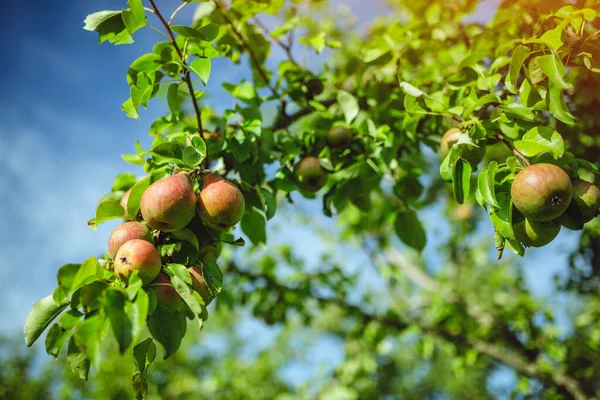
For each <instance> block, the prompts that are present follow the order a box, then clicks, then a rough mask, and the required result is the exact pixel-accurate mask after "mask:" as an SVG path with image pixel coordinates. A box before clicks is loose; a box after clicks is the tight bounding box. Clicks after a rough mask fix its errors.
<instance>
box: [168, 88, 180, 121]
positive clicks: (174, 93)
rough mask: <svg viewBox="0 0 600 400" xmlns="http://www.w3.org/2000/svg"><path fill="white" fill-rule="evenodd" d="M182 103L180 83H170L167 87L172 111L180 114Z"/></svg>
mask: <svg viewBox="0 0 600 400" xmlns="http://www.w3.org/2000/svg"><path fill="white" fill-rule="evenodd" d="M182 103H183V101H182V98H181V96H180V95H179V85H178V84H177V83H173V84H171V85H169V89H167V104H168V105H169V110H171V113H173V114H174V115H179V111H180V110H181V104H182Z"/></svg>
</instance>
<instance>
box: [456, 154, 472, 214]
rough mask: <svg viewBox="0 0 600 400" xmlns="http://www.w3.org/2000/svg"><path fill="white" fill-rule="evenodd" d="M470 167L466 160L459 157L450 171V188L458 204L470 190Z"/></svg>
mask: <svg viewBox="0 0 600 400" xmlns="http://www.w3.org/2000/svg"><path fill="white" fill-rule="evenodd" d="M471 171H472V167H471V164H469V163H468V162H467V161H465V160H464V159H462V158H459V159H458V160H457V161H456V164H454V169H453V172H452V190H453V192H454V198H455V199H456V202H457V203H458V204H462V203H464V201H465V198H466V197H468V196H469V192H470V190H471Z"/></svg>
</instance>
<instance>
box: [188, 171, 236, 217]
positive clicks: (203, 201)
mask: <svg viewBox="0 0 600 400" xmlns="http://www.w3.org/2000/svg"><path fill="white" fill-rule="evenodd" d="M245 208H246V202H245V200H244V195H243V194H242V192H241V191H240V189H238V187H237V186H235V185H234V184H233V183H231V182H229V181H227V180H225V179H223V178H222V177H220V176H219V175H215V174H212V173H208V174H206V175H205V176H204V184H203V186H202V190H201V191H200V195H199V196H198V216H199V217H200V219H201V220H202V222H203V223H204V225H206V226H207V227H209V228H211V229H227V228H230V227H232V226H234V225H235V224H237V223H238V222H240V220H241V219H242V217H243V216H244V211H245Z"/></svg>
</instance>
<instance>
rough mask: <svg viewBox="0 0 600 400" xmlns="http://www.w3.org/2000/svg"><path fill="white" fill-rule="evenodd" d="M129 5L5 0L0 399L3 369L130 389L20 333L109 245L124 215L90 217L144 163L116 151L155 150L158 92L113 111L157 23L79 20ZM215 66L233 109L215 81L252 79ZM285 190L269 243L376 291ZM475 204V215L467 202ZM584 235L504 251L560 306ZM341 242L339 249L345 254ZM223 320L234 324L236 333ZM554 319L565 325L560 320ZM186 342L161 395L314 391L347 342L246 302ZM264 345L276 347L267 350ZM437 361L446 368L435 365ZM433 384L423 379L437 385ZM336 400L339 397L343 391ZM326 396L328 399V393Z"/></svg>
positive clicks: (437, 211)
mask: <svg viewBox="0 0 600 400" xmlns="http://www.w3.org/2000/svg"><path fill="white" fill-rule="evenodd" d="M158 3H159V7H161V8H163V9H165V10H171V9H174V8H175V7H177V6H178V5H179V4H180V2H179V1H176V0H159V1H158ZM497 6H498V0H486V1H483V2H481V3H480V4H479V6H478V7H477V9H476V12H475V13H474V14H472V15H471V16H469V17H468V18H469V19H470V20H472V21H478V22H482V23H484V22H486V21H488V20H489V19H490V18H491V17H492V16H493V14H494V12H495V10H496V7H497ZM124 7H126V4H125V1H118V0H96V1H93V2H91V1H87V2H84V1H78V2H73V1H64V0H58V1H53V2H41V1H40V2H35V3H34V4H32V3H31V2H18V1H10V2H7V3H6V4H4V12H3V16H2V18H3V19H4V28H5V29H4V34H3V35H0V59H1V60H3V62H2V72H3V73H2V74H1V75H0V80H1V83H2V87H3V88H4V93H5V94H4V95H3V96H0V110H1V112H0V170H2V171H3V172H2V174H1V175H0V193H2V196H1V197H0V210H1V212H2V220H3V224H2V227H1V228H0V282H2V283H3V284H2V289H1V290H0V315H1V316H2V317H1V318H0V337H2V340H1V341H0V365H2V367H1V368H0V369H2V370H3V371H4V372H0V377H2V378H3V379H4V381H0V398H3V397H2V396H3V391H2V384H5V385H8V384H9V382H12V381H11V380H10V377H11V376H12V377H13V378H14V379H16V380H19V379H20V380H22V381H23V382H26V381H28V382H30V384H29V385H28V386H29V388H28V390H30V392H28V393H29V394H31V395H32V396H33V395H34V393H37V394H38V395H39V394H40V393H46V394H52V396H56V397H58V396H59V395H60V396H63V397H66V398H91V397H94V398H104V397H106V398H123V397H120V396H126V395H127V396H129V394H125V392H127V393H129V392H128V391H127V388H128V385H129V378H128V377H129V370H128V369H127V368H126V367H125V366H119V365H112V366H107V369H106V371H108V372H106V375H105V378H103V379H104V380H100V381H98V382H96V383H94V385H88V386H83V385H84V384H83V383H80V382H78V381H77V380H76V378H75V377H74V376H73V375H72V374H71V373H70V372H68V371H66V367H64V365H65V363H64V362H63V361H54V360H51V358H50V357H49V356H45V355H43V354H41V353H43V343H39V342H38V343H37V344H36V345H35V346H34V350H29V351H26V350H25V345H24V342H23V340H22V330H23V325H24V322H25V318H26V316H27V313H28V312H29V310H30V308H31V306H32V305H33V303H34V302H35V301H36V300H37V299H39V298H41V297H43V296H46V295H47V294H50V293H51V292H52V290H53V288H54V286H55V275H56V271H57V269H58V267H59V266H61V265H63V264H65V263H69V262H81V261H82V260H84V259H86V258H88V257H89V256H90V255H94V254H102V253H103V252H104V249H105V246H106V242H107V240H108V236H109V234H110V232H111V231H112V229H114V227H115V226H116V225H117V224H118V222H114V223H107V224H104V225H102V226H100V227H99V228H98V230H97V231H96V232H94V231H92V230H90V229H89V228H88V227H87V225H86V222H87V220H88V219H89V218H91V217H92V216H93V214H94V210H95V206H96V204H97V201H98V199H99V198H100V197H102V196H103V195H104V194H105V193H106V192H108V191H109V190H110V187H111V184H112V181H113V179H114V178H115V176H116V175H117V174H118V173H120V172H133V173H138V174H141V173H142V172H143V171H142V170H141V168H137V167H134V166H132V165H130V164H126V163H125V162H124V161H122V160H121V157H120V155H121V154H124V153H133V152H134V142H135V140H140V141H141V143H142V146H143V147H144V148H147V147H148V146H149V144H150V142H151V138H150V137H149V136H148V135H147V131H148V128H149V124H150V122H151V121H152V120H154V119H155V118H157V117H158V116H159V115H161V114H163V113H164V110H165V109H166V107H167V106H166V101H154V102H151V103H150V108H149V109H148V110H143V112H141V116H142V119H141V121H136V120H133V119H129V118H127V117H126V116H125V114H124V113H123V112H122V111H121V107H120V105H121V103H122V102H123V101H124V100H125V99H126V98H127V97H128V90H129V89H128V85H127V83H126V81H125V73H126V71H127V68H128V66H129V64H130V63H131V62H132V61H133V60H134V59H136V58H137V57H138V56H140V55H142V54H144V53H145V52H147V51H148V50H149V49H150V48H151V46H152V45H153V44H154V43H155V42H156V41H157V40H159V38H157V37H156V36H157V35H156V34H155V33H154V32H152V31H150V30H141V31H139V32H138V33H137V34H136V36H135V39H136V42H135V43H134V44H133V45H130V46H112V45H110V44H108V43H104V44H102V45H98V43H97V34H95V33H92V32H86V31H84V30H83V29H82V27H83V19H84V18H85V16H86V15H88V14H90V13H92V12H96V11H99V10H105V9H108V10H110V9H121V8H124ZM331 7H332V9H331V12H332V13H333V12H341V13H351V14H353V15H355V16H357V17H356V18H357V20H356V23H357V27H358V28H359V29H361V28H362V27H364V26H365V24H368V23H369V21H371V20H373V18H376V17H378V16H382V15H385V14H386V12H387V10H388V9H387V6H386V5H385V4H384V2H383V1H378V0H369V1H361V0H347V1H341V0H335V1H332V6H331ZM192 13H193V7H189V9H188V10H185V11H184V12H182V13H181V14H180V15H179V16H178V19H179V20H180V21H181V22H182V23H184V21H186V20H189V19H191V16H192ZM265 22H266V23H268V24H269V25H271V26H272V25H274V24H276V22H275V21H273V20H272V19H271V20H270V19H268V18H266V19H265ZM327 56H328V54H327V53H325V54H324V55H322V56H320V57H316V56H314V57H315V60H314V62H315V63H323V62H327V61H326V60H327ZM275 59H276V57H275ZM273 65H275V64H273ZM212 71H213V72H212V76H211V83H210V84H209V87H208V88H207V91H208V93H209V94H210V97H209V100H208V101H210V103H211V106H213V107H215V108H217V109H219V108H224V107H227V106H228V105H229V104H228V103H229V102H230V101H231V100H230V97H229V96H225V95H223V94H224V93H225V92H224V91H222V89H221V88H220V82H223V81H224V80H228V81H232V82H237V81H239V80H240V79H241V78H243V77H249V76H250V74H249V69H248V68H247V64H244V63H241V64H240V65H237V66H232V65H231V64H230V63H229V62H228V60H226V59H217V60H215V61H214V63H213V69H212ZM292 197H293V199H294V201H295V204H293V205H286V204H282V205H281V207H282V209H281V212H278V214H277V215H276V217H275V218H274V220H272V221H271V222H270V223H269V224H268V229H269V231H268V244H269V247H272V246H273V247H274V246H278V245H280V246H284V245H287V246H291V247H293V248H294V252H295V254H298V255H301V258H302V259H303V261H302V262H303V263H305V264H306V265H307V268H309V269H310V266H311V265H316V264H318V263H319V262H320V260H321V257H322V256H323V254H330V255H331V254H333V257H335V259H336V262H337V263H338V264H339V265H343V268H344V269H345V270H347V271H349V273H352V274H358V276H359V277H360V286H361V288H362V289H363V290H364V291H365V292H367V291H376V290H377V288H378V285H379V280H380V279H381V277H380V276H379V274H377V273H375V272H374V271H373V269H372V268H370V267H369V266H368V264H369V256H368V255H367V254H365V253H364V252H363V251H362V250H361V249H358V248H355V247H353V246H352V244H344V243H343V242H342V243H340V242H339V241H337V240H336V238H335V237H332V240H331V241H323V240H322V238H321V237H319V236H317V235H315V234H313V230H314V229H332V227H333V228H334V227H335V226H334V225H332V224H331V222H330V221H328V219H327V218H326V217H324V216H322V214H321V202H320V200H318V199H315V200H308V199H304V198H302V197H301V196H300V195H298V194H293V196H292ZM298 210H300V211H301V213H298ZM444 210H445V204H435V205H434V206H431V207H429V208H427V210H426V211H425V212H424V213H423V214H422V215H421V217H422V219H423V221H424V224H425V226H426V229H427V231H428V233H429V234H430V237H429V240H428V243H427V247H426V249H425V257H424V258H425V259H426V260H428V263H431V264H430V265H429V264H428V265H426V268H428V269H430V270H432V271H435V270H436V268H438V267H439V264H440V263H441V262H443V260H442V258H441V256H440V251H439V246H440V244H441V243H444V241H445V240H446V239H447V237H448V235H449V234H450V230H449V227H448V226H447V225H448V224H449V222H448V221H447V219H445V218H440V216H441V215H442V214H443V213H444ZM473 212H476V213H478V212H483V211H482V210H479V209H475V210H473ZM306 215H309V216H311V217H313V218H316V220H315V221H316V222H312V220H311V223H314V224H315V225H307V224H306V222H305V220H304V219H303V218H304V216H306ZM477 234H478V235H479V237H478V238H479V239H480V240H482V241H484V242H486V243H487V247H484V252H485V255H487V256H489V255H490V254H493V253H494V252H495V249H493V248H492V246H491V245H490V243H491V237H490V236H491V231H490V229H489V226H486V227H482V228H480V229H478V230H477ZM240 235H241V232H240ZM578 241H579V234H578V233H574V232H571V231H567V230H563V231H562V232H561V233H560V236H559V238H558V239H557V240H555V241H554V242H553V243H552V244H551V245H549V246H546V247H544V248H543V249H533V250H530V251H529V252H528V255H527V257H526V258H524V259H517V258H516V257H515V256H514V255H512V254H511V253H508V252H507V253H505V258H506V260H507V262H510V263H519V264H520V265H522V271H523V276H524V279H525V280H526V284H527V287H528V288H529V289H530V290H531V291H532V293H533V294H534V295H535V296H536V297H537V298H540V299H543V300H545V301H547V302H549V304H550V305H555V306H556V308H557V309H559V310H560V309H561V308H562V309H565V312H566V307H567V305H566V303H565V299H564V298H562V297H561V296H551V295H552V294H553V292H552V288H553V280H554V277H555V275H561V274H565V273H566V272H567V271H568V268H569V267H568V259H567V258H568V254H569V252H570V251H571V250H572V249H573V248H574V247H576V245H577V243H578ZM342 246H343V247H344V248H345V251H340V248H341V247H342ZM234 251H235V252H240V254H241V253H242V252H244V251H246V250H244V249H237V248H236V249H235V250H234ZM248 257H250V255H249V256H248ZM225 290H226V287H225ZM211 307H214V305H211ZM231 324H234V326H235V329H230V326H231ZM561 327H562V328H563V329H565V330H568V329H569V326H568V320H567V318H565V319H564V321H563V323H562V325H561ZM303 329H304V330H306V332H304V333H302V334H301V335H300V336H298V335H292V332H297V331H301V332H302V331H303ZM187 342H188V343H187V346H188V347H189V351H188V352H184V354H180V355H178V356H176V358H175V359H173V360H170V361H167V362H163V366H169V368H168V369H166V368H162V367H161V366H160V365H159V366H157V367H156V368H157V372H156V373H157V382H158V383H157V385H158V386H160V387H162V389H161V390H162V393H163V397H164V398H181V397H180V396H182V394H181V393H179V392H177V390H176V389H173V388H172V387H171V388H169V386H168V384H167V382H168V381H169V380H170V379H174V378H173V376H174V375H176V376H177V379H179V382H180V385H179V386H178V387H186V388H187V389H189V390H198V391H202V393H213V394H215V393H216V396H217V397H215V398H235V396H234V395H232V394H231V393H240V396H241V397H239V398H246V397H244V396H245V395H247V393H248V391H251V390H252V387H253V385H257V386H256V387H258V386H259V385H261V384H263V383H264V381H265V380H267V381H270V382H271V388H270V390H271V392H268V390H269V389H268V388H265V387H262V386H261V390H264V392H260V393H263V396H262V398H274V395H275V394H280V395H281V394H282V393H286V392H288V391H290V390H291V389H290V388H304V390H307V392H306V393H310V388H311V387H314V386H315V385H317V383H316V382H318V381H319V379H322V378H323V377H324V376H326V375H327V374H329V373H331V371H332V370H333V369H334V368H335V367H336V365H338V364H339V363H341V362H343V361H344V357H345V354H344V345H343V343H342V342H341V341H340V340H339V339H337V338H336V337H334V336H332V335H319V334H318V333H316V332H314V331H310V330H308V329H307V328H303V326H302V323H301V322H300V321H298V322H297V324H296V325H294V324H293V323H292V324H290V326H286V327H285V328H283V327H281V326H277V325H274V326H268V325H266V324H265V323H264V322H262V321H259V320H257V319H255V318H254V317H253V316H252V313H251V312H249V311H248V310H245V311H244V310H241V311H236V312H233V311H223V312H219V313H212V314H211V317H210V319H209V320H208V322H207V324H206V326H205V330H204V332H202V333H201V334H200V335H197V336H195V337H194V338H191V339H189V340H187ZM266 349H271V350H272V351H270V352H264V351H263V350H266ZM409 352H410V350H408V349H407V356H406V366H407V371H412V373H413V374H417V375H418V374H419V371H415V370H413V369H411V368H410V365H411V363H413V362H414V361H412V359H411V357H410V355H409V354H408V353H409ZM257 359H260V362H258V361H257ZM290 360H291V361H290ZM209 364H210V365H212V366H213V367H211V368H214V369H213V371H212V373H211V379H204V380H198V379H196V378H198V377H200V376H203V374H205V373H206V371H205V370H204V369H203V366H206V365H209ZM436 365H437V368H440V365H443V364H436ZM257 366H259V367H257ZM63 369H64V371H63ZM407 373H408V372H407ZM421 373H425V372H423V371H422V372H421ZM3 374H4V375H3ZM11 374H12V375H11ZM119 376H120V377H121V379H120V380H119V381H118V383H115V381H114V379H115V377H119ZM231 376H239V377H242V376H243V378H244V381H243V382H242V381H241V380H240V382H234V381H233V379H232V378H231ZM123 377H126V378H123ZM226 377H228V378H226ZM161 379H162V380H161ZM219 379H221V380H219ZM228 379H230V380H231V382H229V384H230V386H231V387H230V388H229V389H230V391H229V392H227V393H228V394H227V395H226V394H225V392H223V393H222V397H219V396H218V393H219V392H218V391H217V390H225V389H224V387H225V384H224V383H223V382H224V381H226V380H228ZM240 379H241V378H240ZM415 379H416V378H415ZM472 379H476V377H472ZM482 379H483V378H482ZM65 382H67V383H65ZM515 384H516V378H515V377H514V375H513V374H512V372H510V371H509V370H508V369H502V368H500V367H499V368H498V369H497V373H495V374H492V375H490V378H489V379H486V380H485V382H483V383H482V387H485V388H486V390H488V391H489V392H488V394H482V396H483V397H488V396H489V393H492V394H494V397H497V398H502V397H503V396H504V395H507V393H509V392H510V390H512V388H513V387H514V385H515ZM161 385H162V386H161ZM211 385H212V386H211ZM236 385H239V387H238V386H236ZM244 385H247V387H245V386H244ZM435 385H436V383H435V382H432V383H431V386H432V387H435ZM111 386H112V388H111ZM266 386H268V385H266ZM65 388H69V389H68V390H67V389H65ZM121 390H123V391H124V392H120V391H121ZM298 390H300V389H298ZM236 391H238V392H236ZM337 395H338V398H346V397H345V396H344V393H343V392H340V393H338V394H337ZM334 397H335V396H334V395H333V394H332V395H331V397H328V398H334ZM23 398H26V397H23ZM248 398H249V397H248ZM257 398H261V396H258V397H257ZM281 398H285V397H281ZM440 398H444V397H440Z"/></svg>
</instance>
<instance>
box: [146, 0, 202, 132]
mask: <svg viewBox="0 0 600 400" xmlns="http://www.w3.org/2000/svg"><path fill="white" fill-rule="evenodd" d="M149 2H150V5H151V6H152V9H153V10H154V14H156V16H157V17H158V19H159V20H160V22H161V23H162V24H163V26H164V27H165V29H166V31H167V34H168V35H169V38H170V39H171V45H173V48H174V49H175V52H176V53H177V56H178V57H179V59H180V60H181V63H182V64H183V66H184V73H183V79H184V80H185V82H186V83H187V87H188V90H189V92H190V96H191V97H192V105H193V106H194V112H195V113H196V120H197V122H198V132H200V135H201V136H202V137H204V129H203V128H202V112H201V111H200V107H199V106H198V101H197V100H196V95H195V93H194V85H193V83H192V77H191V76H190V70H189V69H188V65H187V63H186V61H185V57H184V56H183V53H182V52H181V49H180V48H179V46H178V45H177V42H176V41H175V36H174V35H173V31H172V30H171V27H170V26H169V23H168V22H167V21H166V20H165V18H164V17H163V16H162V14H161V13H160V11H158V8H157V7H156V4H155V3H154V0H149Z"/></svg>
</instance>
